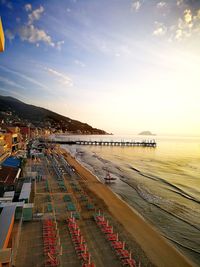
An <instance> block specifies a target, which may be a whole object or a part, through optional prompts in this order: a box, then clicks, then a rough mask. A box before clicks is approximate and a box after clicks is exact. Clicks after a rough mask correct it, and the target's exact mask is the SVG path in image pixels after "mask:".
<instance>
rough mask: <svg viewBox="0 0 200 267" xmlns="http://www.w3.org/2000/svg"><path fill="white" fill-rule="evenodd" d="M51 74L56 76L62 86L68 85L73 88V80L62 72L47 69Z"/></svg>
mask: <svg viewBox="0 0 200 267" xmlns="http://www.w3.org/2000/svg"><path fill="white" fill-rule="evenodd" d="M45 69H46V70H47V71H48V72H49V73H50V74H52V75H53V76H55V77H56V78H58V82H59V83H61V84H62V85H66V86H73V81H72V79H71V78H70V77H69V76H68V75H66V74H63V73H61V72H58V71H56V70H54V69H51V68H45Z"/></svg>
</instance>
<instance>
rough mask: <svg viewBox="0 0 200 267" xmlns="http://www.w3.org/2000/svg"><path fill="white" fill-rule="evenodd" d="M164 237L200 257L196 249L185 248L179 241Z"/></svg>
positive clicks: (199, 252)
mask: <svg viewBox="0 0 200 267" xmlns="http://www.w3.org/2000/svg"><path fill="white" fill-rule="evenodd" d="M163 236H164V237H165V238H167V239H168V240H170V241H172V242H173V243H175V244H177V245H179V246H180V247H182V248H185V249H187V250H189V251H191V252H193V253H196V254H197V255H198V256H199V255H200V251H197V250H196V249H194V248H191V247H188V246H185V245H183V244H182V243H180V242H178V241H177V240H175V239H173V238H171V237H169V236H166V235H163Z"/></svg>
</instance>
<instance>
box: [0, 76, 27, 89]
mask: <svg viewBox="0 0 200 267" xmlns="http://www.w3.org/2000/svg"><path fill="white" fill-rule="evenodd" d="M0 83H4V84H6V85H9V86H12V87H18V88H21V89H25V88H24V87H23V86H21V85H20V84H18V83H16V82H13V81H11V80H9V79H7V78H5V77H2V76H0Z"/></svg>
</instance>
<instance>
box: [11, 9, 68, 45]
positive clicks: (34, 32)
mask: <svg viewBox="0 0 200 267" xmlns="http://www.w3.org/2000/svg"><path fill="white" fill-rule="evenodd" d="M24 8H25V10H26V11H27V12H30V11H32V12H31V13H29V14H28V21H27V22H26V23H25V24H24V25H22V26H20V27H19V28H18V29H16V34H18V35H19V37H20V39H21V40H22V41H27V42H29V43H32V44H36V47H39V43H40V42H42V43H44V44H46V45H49V46H51V47H55V48H56V49H58V50H61V48H62V45H63V44H64V41H63V40H62V41H58V42H53V40H52V38H51V36H50V35H49V34H48V33H46V32H45V30H43V29H40V28H38V27H36V26H35V25H34V22H35V21H38V20H39V19H40V18H41V15H42V14H43V12H44V7H43V6H40V7H39V8H37V9H34V10H32V5H31V4H26V5H25V6H24ZM7 37H8V38H9V39H10V40H12V39H14V37H15V34H14V33H12V32H11V31H10V30H9V31H8V33H7Z"/></svg>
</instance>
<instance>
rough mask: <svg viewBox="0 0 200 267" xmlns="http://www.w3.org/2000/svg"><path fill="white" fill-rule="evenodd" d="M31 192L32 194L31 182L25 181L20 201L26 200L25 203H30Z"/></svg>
mask: <svg viewBox="0 0 200 267" xmlns="http://www.w3.org/2000/svg"><path fill="white" fill-rule="evenodd" d="M30 194H31V183H24V184H23V186H22V190H21V193H20V196H19V201H25V203H28V202H29V199H30Z"/></svg>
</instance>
